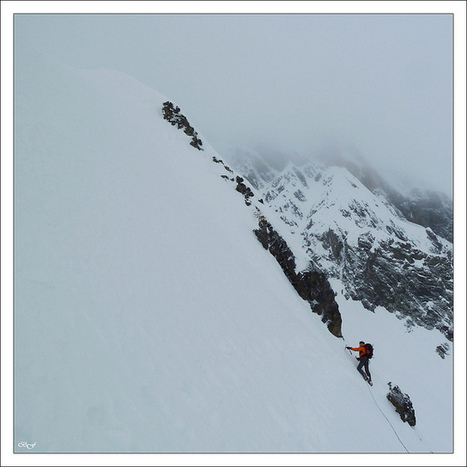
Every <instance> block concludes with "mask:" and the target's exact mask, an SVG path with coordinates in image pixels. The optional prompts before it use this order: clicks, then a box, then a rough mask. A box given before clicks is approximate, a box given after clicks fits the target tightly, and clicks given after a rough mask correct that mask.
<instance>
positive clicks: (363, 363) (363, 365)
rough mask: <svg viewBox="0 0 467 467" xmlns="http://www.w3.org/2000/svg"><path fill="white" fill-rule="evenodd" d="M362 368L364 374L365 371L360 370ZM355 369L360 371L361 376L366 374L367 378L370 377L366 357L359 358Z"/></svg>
mask: <svg viewBox="0 0 467 467" xmlns="http://www.w3.org/2000/svg"><path fill="white" fill-rule="evenodd" d="M362 368H365V371H366V375H365V372H364V371H363V370H362ZM357 370H358V371H359V372H360V374H361V375H362V376H363V377H365V376H368V378H370V379H371V374H370V370H369V369H368V358H365V357H362V358H361V359H360V363H359V364H358V366H357Z"/></svg>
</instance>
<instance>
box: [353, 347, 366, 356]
mask: <svg viewBox="0 0 467 467" xmlns="http://www.w3.org/2000/svg"><path fill="white" fill-rule="evenodd" d="M350 350H353V351H354V352H360V354H359V358H362V357H364V356H365V355H366V348H365V346H364V345H361V346H360V347H350Z"/></svg>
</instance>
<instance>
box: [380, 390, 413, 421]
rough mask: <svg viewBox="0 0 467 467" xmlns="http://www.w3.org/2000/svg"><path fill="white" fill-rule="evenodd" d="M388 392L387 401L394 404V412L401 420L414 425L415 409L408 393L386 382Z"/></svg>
mask: <svg viewBox="0 0 467 467" xmlns="http://www.w3.org/2000/svg"><path fill="white" fill-rule="evenodd" d="M388 386H389V392H388V393H387V395H386V397H387V399H388V400H389V402H390V403H391V404H392V405H393V406H394V408H395V409H396V412H397V413H398V414H399V416H400V417H401V420H402V421H403V422H407V423H408V424H409V425H410V426H415V423H416V419H415V410H414V408H413V404H412V401H411V400H410V397H409V396H408V394H404V393H403V392H402V391H401V390H400V388H399V386H394V387H392V383H391V382H389V383H388Z"/></svg>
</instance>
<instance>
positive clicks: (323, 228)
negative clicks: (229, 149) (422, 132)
mask: <svg viewBox="0 0 467 467" xmlns="http://www.w3.org/2000/svg"><path fill="white" fill-rule="evenodd" d="M236 170H237V171H238V172H240V173H242V174H243V176H244V177H245V178H246V179H247V180H249V181H250V183H251V184H252V186H253V187H255V188H256V189H257V192H258V196H259V197H260V198H261V199H263V200H264V203H265V208H264V211H263V212H264V213H265V216H266V217H268V219H272V218H274V216H275V219H277V222H278V224H277V225H275V227H276V229H279V230H280V232H281V235H282V236H283V237H284V241H287V242H288V243H290V244H291V245H292V244H293V245H294V253H293V254H295V256H296V257H297V258H298V257H299V256H305V257H306V258H307V259H308V260H310V261H311V262H312V264H314V265H316V267H317V268H318V269H319V270H320V271H322V273H323V274H324V275H326V276H327V277H329V278H332V277H334V278H337V279H340V280H341V281H342V283H343V285H344V288H345V291H344V292H345V294H346V295H347V296H348V297H350V298H352V299H354V300H358V301H361V302H362V303H363V305H364V306H365V307H366V308H367V309H368V310H370V311H373V310H374V309H375V308H376V307H377V306H383V307H385V308H386V309H387V310H388V311H390V312H392V313H395V314H396V315H397V316H398V317H399V318H401V319H405V320H406V323H407V326H408V327H411V326H414V325H418V326H423V327H425V328H428V329H433V328H436V329H439V330H440V331H441V332H442V333H443V334H444V335H445V336H446V338H447V339H449V340H452V337H453V330H452V313H453V309H452V308H453V256H452V242H451V241H450V239H452V206H451V205H450V203H449V202H448V201H447V200H446V199H445V198H444V197H443V196H442V195H439V194H436V193H431V194H430V193H419V194H418V195H417V196H414V197H404V196H403V195H401V194H398V193H397V192H396V191H395V190H393V189H392V188H390V187H389V186H388V185H387V184H386V183H385V182H384V181H382V179H381V178H380V177H379V176H378V175H377V174H376V173H375V172H374V171H371V170H369V169H366V170H363V169H361V168H360V169H358V168H356V166H354V167H353V169H352V172H354V173H355V174H357V175H359V176H360V178H361V180H360V179H359V178H357V177H356V176H355V175H354V174H352V173H351V171H350V170H349V169H348V168H347V167H337V166H332V167H326V166H324V165H319V164H316V163H308V164H305V165H302V166H300V167H297V166H295V165H293V164H289V165H288V166H286V167H285V168H284V169H283V170H282V171H275V170H274V169H272V168H271V167H266V166H265V164H264V162H263V161H261V163H260V164H259V168H258V170H256V169H255V163H254V162H252V161H251V160H249V161H246V162H244V163H243V164H238V165H236ZM430 200H431V201H430ZM297 245H299V246H298V247H297Z"/></svg>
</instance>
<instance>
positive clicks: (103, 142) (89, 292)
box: [14, 66, 452, 453]
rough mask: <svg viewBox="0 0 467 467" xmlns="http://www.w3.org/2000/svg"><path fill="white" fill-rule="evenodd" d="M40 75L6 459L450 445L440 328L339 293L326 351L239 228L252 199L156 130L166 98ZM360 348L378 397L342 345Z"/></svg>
mask: <svg viewBox="0 0 467 467" xmlns="http://www.w3.org/2000/svg"><path fill="white" fill-rule="evenodd" d="M40 70H41V71H42V74H41V73H37V71H38V70H37V69H34V68H32V69H28V68H27V67H25V68H22V69H21V80H19V81H18V83H17V87H16V96H15V99H16V100H15V102H16V109H15V110H16V112H15V117H16V122H15V124H16V127H15V128H16V134H15V143H16V145H15V439H14V441H15V450H16V452H23V451H24V448H22V447H19V446H18V443H21V442H28V443H36V444H35V447H34V452H77V453H81V452H377V453H381V452H395V453H396V452H406V451H410V452H450V451H451V450H452V407H451V403H452V399H451V396H452V385H451V383H452V374H451V362H452V359H451V355H447V356H446V357H445V358H444V359H441V358H440V357H439V356H438V355H437V354H436V352H434V350H433V349H434V347H435V346H436V345H438V344H439V343H440V342H442V340H443V336H442V335H441V334H440V333H439V332H438V331H436V330H434V331H428V330H426V329H422V328H418V327H417V328H414V329H412V330H411V332H407V329H406V328H405V327H404V325H403V323H402V322H401V321H399V320H398V319H397V318H396V317H395V316H394V315H391V314H389V313H387V312H385V311H384V310H382V309H380V308H377V309H376V310H375V313H374V314H370V313H368V311H367V310H365V309H364V308H363V307H362V305H361V304H360V303H359V302H354V301H352V300H350V299H346V298H344V296H343V295H342V294H340V287H339V284H338V282H336V281H337V280H336V281H335V285H336V287H335V290H336V292H338V296H337V300H338V303H339V306H340V309H341V313H342V314H343V317H344V321H343V333H344V338H345V342H344V341H343V340H342V339H338V338H336V337H335V336H333V335H332V334H331V333H329V332H328V330H327V329H326V327H325V326H323V324H322V322H321V320H320V319H319V316H317V315H315V314H313V313H312V312H311V311H310V307H309V305H308V304H307V303H306V302H304V301H303V300H302V299H300V298H299V296H298V295H297V294H296V292H295V290H294V289H293V288H292V286H291V285H290V284H289V282H288V281H287V280H286V278H285V277H284V275H283V273H282V271H281V269H280V267H279V265H278V264H277V263H276V261H275V260H274V258H273V257H272V256H270V255H269V253H268V252H267V251H265V250H264V249H263V248H262V246H261V244H260V243H259V242H258V241H257V239H256V237H255V235H254V234H253V229H254V228H256V227H257V219H256V217H255V204H256V205H257V206H259V204H258V201H257V200H255V202H254V204H252V205H251V206H246V205H245V200H244V198H243V196H242V195H241V194H239V193H238V192H237V191H236V190H235V189H234V185H232V184H231V183H230V182H229V181H228V180H226V179H225V178H223V177H222V176H221V175H222V174H223V172H222V170H221V169H223V166H222V165H220V164H216V163H214V162H213V160H212V157H213V156H216V157H220V156H219V155H218V154H216V152H215V151H214V150H213V149H212V148H211V147H210V146H209V143H208V142H207V141H205V139H204V137H203V136H202V135H200V137H201V139H202V140H203V148H204V151H198V150H197V149H196V148H194V147H192V146H190V144H189V138H187V136H186V135H185V134H184V133H183V132H182V131H179V130H177V128H175V127H173V126H171V125H169V124H168V123H167V122H166V121H165V120H164V119H163V117H162V104H163V102H164V101H165V100H166V98H165V97H164V96H162V95H161V94H159V93H157V92H155V91H153V90H152V89H149V88H147V87H146V86H144V85H142V84H140V83H138V82H136V81H135V80H133V79H132V78H130V77H128V76H125V75H122V74H119V73H116V72H110V71H106V70H95V71H80V70H61V69H58V68H49V69H48V71H47V72H45V71H44V70H45V68H43V67H42V66H41V68H40ZM195 126H196V125H195ZM198 130H199V129H198ZM360 339H364V340H367V341H372V342H373V343H374V345H375V358H374V360H373V361H372V365H371V370H372V374H373V380H374V383H375V384H374V386H373V388H370V387H369V386H368V385H367V383H365V382H364V381H363V380H362V378H361V377H360V375H359V374H358V373H357V372H356V370H355V366H356V362H355V360H354V358H353V357H351V356H350V355H349V353H348V352H347V351H345V350H344V345H357V343H358V341H359V340H360ZM408 356H410V357H408ZM388 382H392V383H393V384H397V385H399V386H400V388H401V389H402V390H403V391H404V392H407V393H408V394H409V395H410V397H411V400H412V402H413V405H414V408H415V411H416V416H417V425H416V426H415V427H414V428H412V427H410V426H408V425H407V424H406V423H403V422H402V421H401V420H400V418H399V416H398V415H397V414H396V413H395V411H394V408H393V407H392V405H391V404H390V403H389V402H388V401H387V399H386V393H387V391H388V386H387V383H388Z"/></svg>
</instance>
